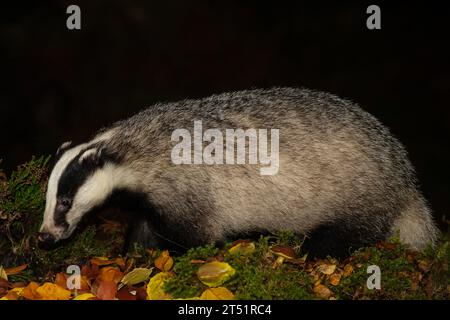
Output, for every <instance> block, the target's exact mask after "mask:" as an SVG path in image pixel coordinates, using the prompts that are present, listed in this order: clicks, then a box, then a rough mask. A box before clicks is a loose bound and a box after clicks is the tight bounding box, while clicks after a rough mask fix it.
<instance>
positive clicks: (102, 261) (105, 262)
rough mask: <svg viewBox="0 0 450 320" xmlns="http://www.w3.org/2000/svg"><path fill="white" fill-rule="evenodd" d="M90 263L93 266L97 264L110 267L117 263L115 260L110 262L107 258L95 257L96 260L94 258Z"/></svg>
mask: <svg viewBox="0 0 450 320" xmlns="http://www.w3.org/2000/svg"><path fill="white" fill-rule="evenodd" d="M90 261H91V264H95V265H98V266H109V265H111V264H113V263H115V261H114V260H109V259H108V258H107V257H95V258H92V259H91V260H90Z"/></svg>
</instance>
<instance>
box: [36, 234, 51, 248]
mask: <svg viewBox="0 0 450 320" xmlns="http://www.w3.org/2000/svg"><path fill="white" fill-rule="evenodd" d="M37 239H38V241H39V242H40V243H42V244H44V245H49V244H52V243H54V242H55V237H53V236H52V235H51V234H50V233H45V232H39V233H38V236H37Z"/></svg>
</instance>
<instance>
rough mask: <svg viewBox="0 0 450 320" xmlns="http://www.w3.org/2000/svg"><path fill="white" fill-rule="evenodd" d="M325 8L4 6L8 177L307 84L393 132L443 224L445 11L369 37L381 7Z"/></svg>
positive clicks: (426, 7) (437, 9)
mask: <svg viewBox="0 0 450 320" xmlns="http://www.w3.org/2000/svg"><path fill="white" fill-rule="evenodd" d="M311 2H312V1H311ZM314 3H315V4H314V5H312V4H306V3H299V2H298V1H297V2H278V1H277V2H275V1H272V2H265V1H254V2H249V1H229V0H227V1H202V2H200V1H199V2H196V1H125V0H124V1H60V0H52V1H50V0H47V1H45V2H44V1H34V2H32V3H27V2H25V3H19V4H20V5H21V6H20V7H19V6H18V5H17V4H16V5H14V6H13V5H11V4H6V3H5V4H2V9H1V16H2V17H1V22H0V49H1V50H0V55H1V56H0V58H1V60H0V74H1V80H2V84H1V86H0V108H1V109H0V111H1V113H0V146H1V148H0V158H3V163H2V167H3V168H5V169H6V171H10V170H12V169H14V168H15V167H16V166H17V165H18V164H20V163H22V162H24V161H27V160H28V159H30V157H31V156H32V155H41V154H53V153H54V151H55V150H56V149H57V147H58V146H59V144H60V143H61V142H63V141H66V140H74V141H81V140H83V139H87V138H89V137H90V136H91V135H92V134H93V133H94V132H95V131H96V130H97V129H99V128H100V127H102V126H104V125H108V124H110V123H111V122H113V121H116V120H119V119H122V118H125V117H128V116H129V115H132V114H133V113H135V112H136V111H138V110H140V109H142V108H145V107H146V106H148V105H151V104H153V103H155V102H158V101H174V100H178V99H183V98H195V97H202V96H206V95H209V94H212V93H219V92H222V91H229V90H238V89H248V88H254V87H258V88H261V87H263V88H265V87H271V86H306V87H309V88H313V89H318V90H325V91H329V92H332V93H336V94H338V95H340V96H342V97H346V98H350V99H351V100H353V101H355V102H357V103H359V104H360V105H361V106H362V107H363V108H364V109H366V110H368V111H369V112H371V113H372V114H374V115H375V116H377V117H378V118H379V119H380V120H381V121H382V122H383V123H384V124H386V125H387V126H388V127H389V128H390V129H391V130H392V132H393V133H394V134H395V135H396V136H397V137H398V138H399V139H400V140H401V141H402V142H403V143H404V144H405V145H406V147H407V149H408V151H409V153H410V158H411V160H412V162H413V164H414V165H415V167H416V169H417V172H418V175H419V179H420V181H421V184H422V189H423V190H424V193H425V196H426V198H427V199H428V200H429V201H430V203H431V205H432V208H433V209H434V211H435V214H436V216H437V217H438V219H439V220H440V219H441V218H443V217H444V215H445V214H446V213H447V210H448V209H449V203H448V199H449V195H450V192H449V191H450V190H449V183H448V181H449V180H450V169H449V168H448V166H449V161H448V159H449V153H450V148H449V140H448V137H449V136H450V128H449V126H450V108H449V107H450V105H449V91H450V90H449V85H450V61H449V60H450V51H449V49H448V47H447V44H448V42H449V39H450V35H449V32H448V24H449V21H450V14H449V11H448V9H447V8H446V7H443V4H442V3H444V2H443V1H440V2H438V1H436V2H434V3H433V2H423V3H422V4H414V3H412V2H410V1H408V2H403V3H402V4H401V5H400V4H399V5H393V4H390V5H388V4H379V5H380V7H381V11H382V29H381V30H374V31H371V30H368V29H367V28H366V19H367V17H368V14H366V8H367V6H368V5H370V4H372V2H365V1H361V2H359V3H358V4H356V3H351V2H342V1H339V3H335V4H333V3H328V2H314ZM425 3H426V4H425ZM69 4H78V5H79V6H80V7H81V12H82V13H81V14H82V18H81V20H82V21H81V24H82V29H81V30H74V31H71V30H68V29H67V28H66V18H67V17H68V15H67V14H66V7H67V6H68V5H69Z"/></svg>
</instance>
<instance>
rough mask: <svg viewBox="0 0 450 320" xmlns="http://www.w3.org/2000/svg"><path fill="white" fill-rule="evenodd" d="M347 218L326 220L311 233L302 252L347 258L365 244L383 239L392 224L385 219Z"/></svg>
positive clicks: (371, 243)
mask: <svg viewBox="0 0 450 320" xmlns="http://www.w3.org/2000/svg"><path fill="white" fill-rule="evenodd" d="M376 217H377V215H374V216H373V217H372V219H361V218H356V217H348V216H347V218H345V219H335V220H334V221H330V222H327V223H323V224H321V225H319V226H318V227H316V228H315V229H314V230H312V231H311V232H309V233H308V235H307V237H306V239H305V242H304V243H303V247H302V251H303V252H308V254H309V256H311V257H316V258H325V257H326V256H328V255H329V256H332V257H334V258H344V257H348V256H349V255H350V254H351V253H352V252H353V251H355V250H357V249H359V248H362V247H364V246H368V245H373V244H375V243H377V242H380V241H384V240H385V239H386V236H387V235H388V234H389V224H388V223H387V222H386V221H383V220H382V219H377V218H376Z"/></svg>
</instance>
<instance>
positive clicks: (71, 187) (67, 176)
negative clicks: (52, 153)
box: [54, 145, 104, 228]
mask: <svg viewBox="0 0 450 320" xmlns="http://www.w3.org/2000/svg"><path fill="white" fill-rule="evenodd" d="M95 147H98V146H96V145H91V146H88V147H86V148H84V149H83V150H81V151H80V152H79V153H78V155H77V156H76V157H75V158H73V159H72V161H70V162H69V164H68V165H67V167H66V169H65V170H64V171H63V173H62V174H61V177H60V178H59V181H58V188H57V192H56V199H57V201H58V199H63V198H66V199H69V200H70V204H69V205H68V206H66V207H65V208H64V209H63V210H58V205H56V207H55V212H54V220H55V225H57V226H62V227H64V228H67V227H68V223H67V220H66V215H67V212H69V210H70V208H71V207H72V203H73V199H74V197H75V194H76V192H77V190H78V189H79V188H80V187H81V186H82V185H83V183H85V181H86V180H87V179H88V178H89V177H90V176H91V175H92V174H93V173H94V172H95V170H97V169H99V168H101V167H102V166H103V164H104V161H103V159H99V160H98V161H95V162H93V161H84V162H83V163H81V164H80V163H79V159H80V157H81V155H82V154H83V153H84V152H85V151H87V150H88V149H92V148H95Z"/></svg>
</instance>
